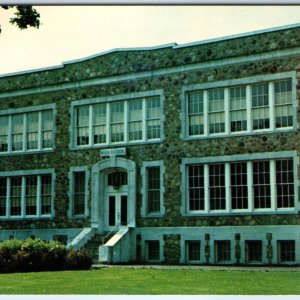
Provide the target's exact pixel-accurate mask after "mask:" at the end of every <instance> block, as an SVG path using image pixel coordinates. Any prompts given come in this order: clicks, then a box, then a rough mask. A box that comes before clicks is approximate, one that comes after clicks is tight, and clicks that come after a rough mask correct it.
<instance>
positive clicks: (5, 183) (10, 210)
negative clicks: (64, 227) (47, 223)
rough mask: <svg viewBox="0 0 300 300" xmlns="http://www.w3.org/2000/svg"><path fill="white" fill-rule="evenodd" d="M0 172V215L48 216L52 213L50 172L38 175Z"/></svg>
mask: <svg viewBox="0 0 300 300" xmlns="http://www.w3.org/2000/svg"><path fill="white" fill-rule="evenodd" d="M30 172H31V171H23V172H20V173H28V175H14V176H2V175H1V174H0V176H1V177H0V217H7V218H9V217H22V218H25V217H50V216H51V214H52V206H53V204H52V197H53V196H52V194H53V193H52V189H53V183H52V180H53V178H52V177H53V175H52V172H53V171H50V172H51V173H50V174H47V173H46V172H47V171H44V173H45V174H40V175H31V174H30ZM8 191H9V192H8Z"/></svg>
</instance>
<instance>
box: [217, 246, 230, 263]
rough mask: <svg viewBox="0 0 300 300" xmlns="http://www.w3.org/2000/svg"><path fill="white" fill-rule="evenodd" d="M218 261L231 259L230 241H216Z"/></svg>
mask: <svg viewBox="0 0 300 300" xmlns="http://www.w3.org/2000/svg"><path fill="white" fill-rule="evenodd" d="M215 258H216V262H217V263H220V262H228V261H230V241H215Z"/></svg>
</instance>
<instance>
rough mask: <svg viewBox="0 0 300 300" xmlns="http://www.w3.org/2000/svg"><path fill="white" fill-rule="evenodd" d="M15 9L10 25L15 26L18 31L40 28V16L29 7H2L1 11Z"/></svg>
mask: <svg viewBox="0 0 300 300" xmlns="http://www.w3.org/2000/svg"><path fill="white" fill-rule="evenodd" d="M14 7H15V8H16V12H15V13H14V17H13V18H11V19H10V23H11V24H13V25H16V26H17V27H19V28H20V29H26V28H27V27H29V26H30V27H34V28H39V26H40V14H39V13H38V12H37V11H36V10H35V9H34V8H33V7H32V6H31V5H26V6H25V5H22V6H21V5H17V6H15V5H3V6H2V8H3V9H6V10H7V9H12V8H14ZM0 33H1V25H0Z"/></svg>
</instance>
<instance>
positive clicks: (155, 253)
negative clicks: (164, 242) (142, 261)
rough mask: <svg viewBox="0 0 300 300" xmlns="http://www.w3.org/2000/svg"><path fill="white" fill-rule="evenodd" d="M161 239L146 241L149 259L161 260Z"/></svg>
mask: <svg viewBox="0 0 300 300" xmlns="http://www.w3.org/2000/svg"><path fill="white" fill-rule="evenodd" d="M159 247H160V246H159V241H146V251H147V260H149V261H159V260H160V249H159Z"/></svg>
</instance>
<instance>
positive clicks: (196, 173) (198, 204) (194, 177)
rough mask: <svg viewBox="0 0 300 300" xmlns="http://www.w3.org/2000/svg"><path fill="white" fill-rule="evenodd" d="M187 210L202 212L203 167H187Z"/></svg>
mask: <svg viewBox="0 0 300 300" xmlns="http://www.w3.org/2000/svg"><path fill="white" fill-rule="evenodd" d="M188 182H189V186H188V189H189V191H188V193H189V203H188V205H189V210H190V211H197V210H204V199H205V198H204V197H205V196H204V166H203V165H195V166H193V165H192V166H188Z"/></svg>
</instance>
